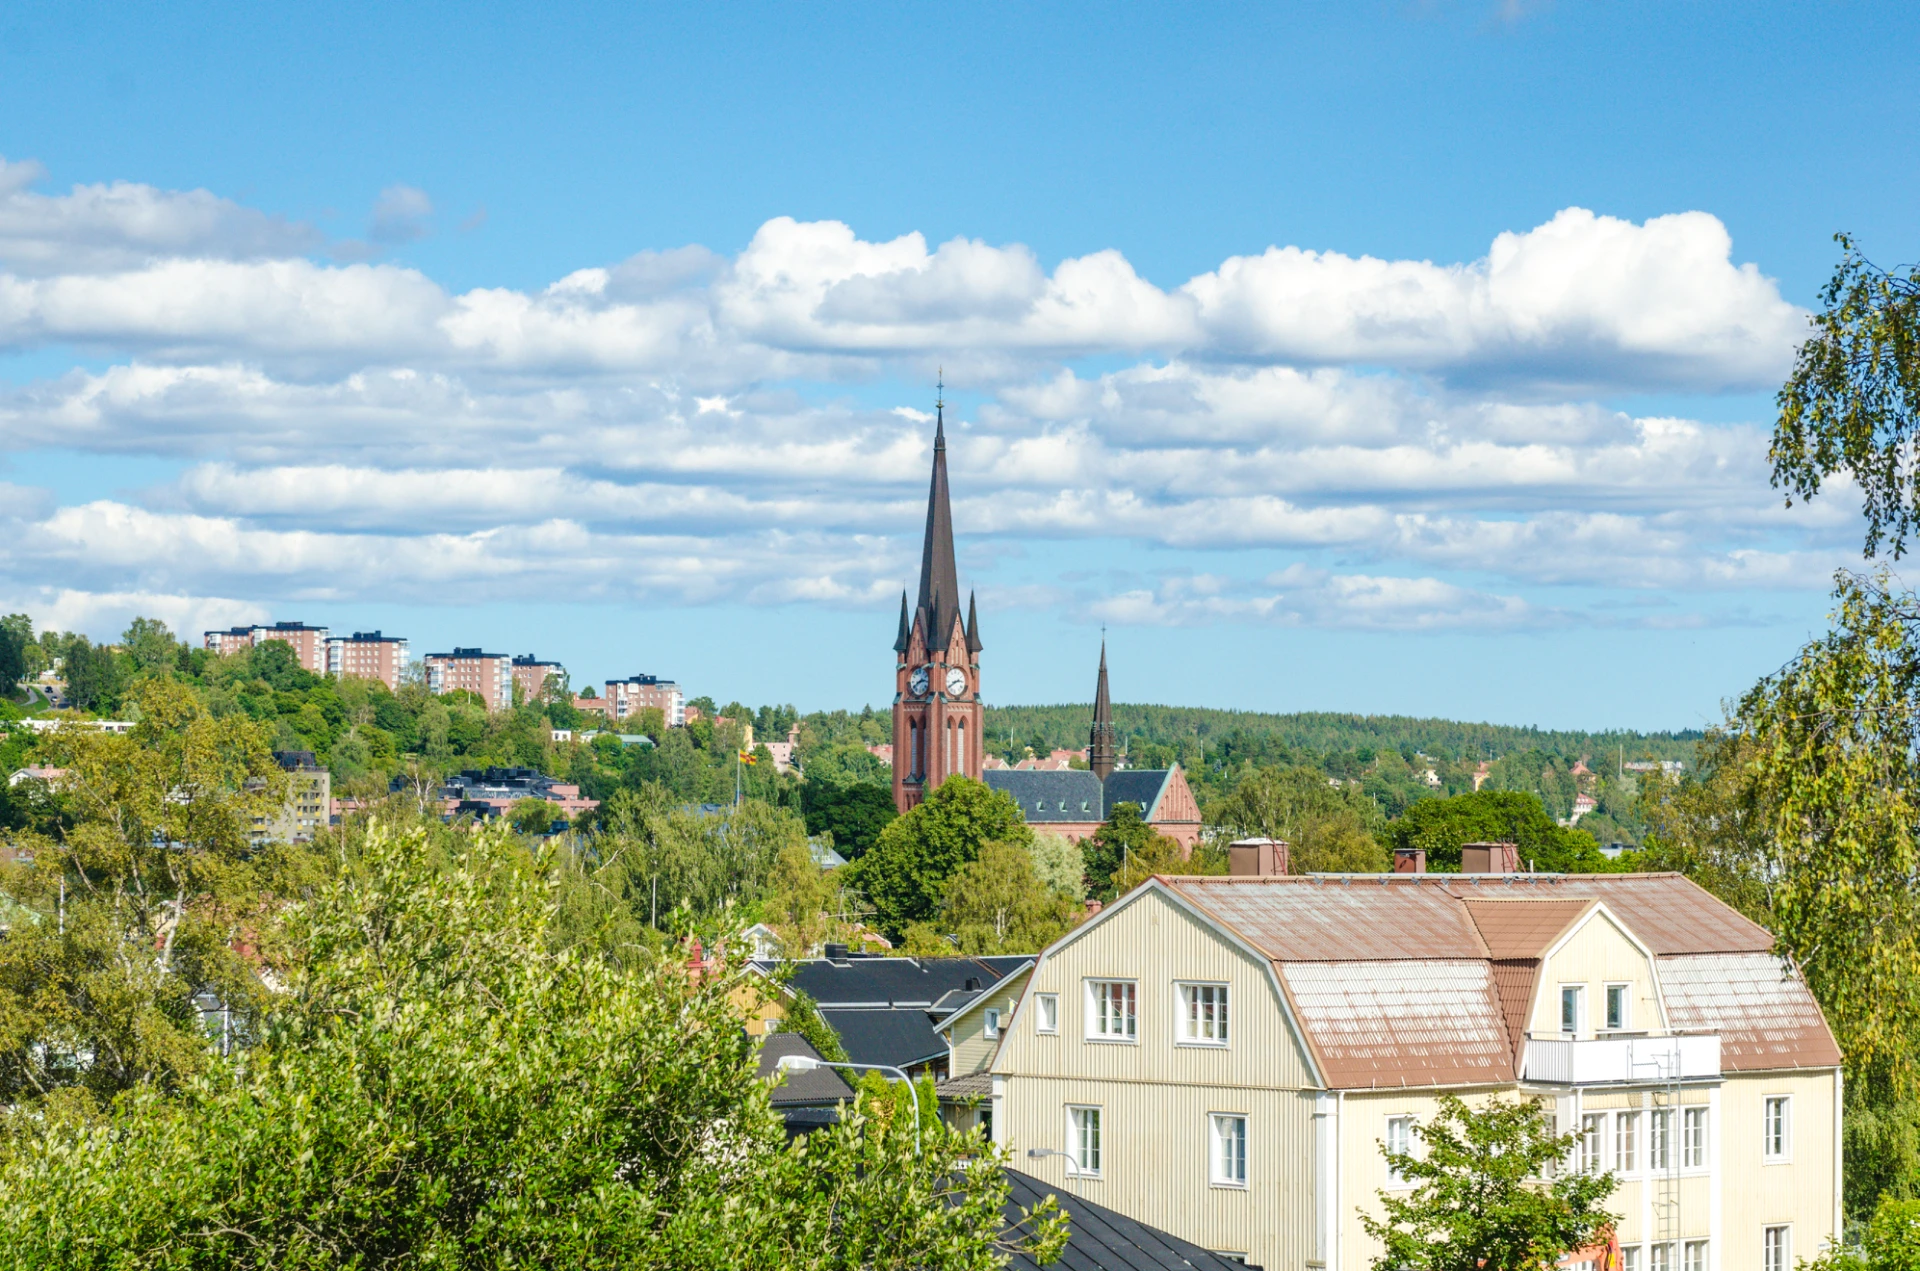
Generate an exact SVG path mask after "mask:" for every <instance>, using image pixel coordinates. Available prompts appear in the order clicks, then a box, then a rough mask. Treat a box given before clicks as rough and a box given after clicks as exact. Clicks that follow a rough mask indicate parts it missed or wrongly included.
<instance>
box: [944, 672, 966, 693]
mask: <svg viewBox="0 0 1920 1271" xmlns="http://www.w3.org/2000/svg"><path fill="white" fill-rule="evenodd" d="M966 691H967V673H966V672H965V671H963V670H961V669H960V668H959V667H957V666H956V667H950V668H948V670H947V695H948V696H949V697H958V696H960V695H961V694H962V693H964V692H966Z"/></svg>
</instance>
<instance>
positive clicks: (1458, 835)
mask: <svg viewBox="0 0 1920 1271" xmlns="http://www.w3.org/2000/svg"><path fill="white" fill-rule="evenodd" d="M1388 833H1389V836H1390V837H1391V839H1392V841H1393V845H1394V846H1395V847H1397V848H1400V847H1417V848H1424V849H1425V850H1426V853H1427V867H1428V868H1429V869H1434V870H1439V871H1446V870H1457V869H1459V868H1460V845H1461V844H1463V843H1517V844H1519V845H1520V859H1521V864H1522V868H1525V867H1526V866H1528V865H1531V866H1532V867H1533V868H1534V869H1537V870H1543V871H1546V872H1549V873H1568V874H1596V873H1605V872H1607V871H1608V870H1610V869H1611V868H1613V865H1612V862H1610V861H1608V860H1607V858H1606V857H1604V856H1602V855H1601V854H1600V846H1599V844H1597V843H1595V842H1594V841H1593V836H1592V835H1591V834H1588V833H1587V832H1586V831H1584V830H1580V829H1566V828H1564V827H1562V826H1559V825H1556V824H1555V823H1554V820H1553V818H1552V817H1550V816H1548V815H1547V810H1546V809H1545V808H1544V807H1542V806H1541V804H1540V800H1539V798H1538V797H1537V796H1535V795H1531V794H1520V793H1517V792H1515V791H1508V790H1481V791H1479V792H1477V793H1473V794H1461V795H1455V796H1454V797H1453V798H1451V799H1431V800H1428V801H1427V802H1424V803H1417V804H1415V805H1414V806H1412V807H1411V808H1408V809H1407V813H1406V815H1405V816H1403V817H1401V818H1400V819H1399V820H1397V821H1395V822H1394V823H1393V824H1392V825H1391V826H1390V827H1389V830H1388Z"/></svg>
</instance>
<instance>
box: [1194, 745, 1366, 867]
mask: <svg viewBox="0 0 1920 1271" xmlns="http://www.w3.org/2000/svg"><path fill="white" fill-rule="evenodd" d="M1207 820H1208V822H1209V824H1211V825H1213V826H1214V827H1215V829H1216V830H1217V831H1218V833H1219V836H1220V837H1221V838H1227V839H1236V838H1275V839H1284V840H1285V841H1286V842H1287V844H1288V845H1289V847H1290V849H1291V851H1290V858H1289V867H1290V868H1291V869H1292V870H1293V872H1295V873H1297V874H1308V873H1315V872H1320V871H1325V872H1332V873H1371V872H1377V871H1380V870H1384V869H1386V868H1387V866H1388V864H1389V861H1388V858H1387V851H1386V848H1385V847H1384V846H1383V845H1382V844H1381V842H1380V840H1379V838H1378V837H1377V836H1378V834H1379V833H1381V832H1383V831H1384V830H1385V828H1386V827H1385V825H1384V822H1383V819H1382V817H1381V816H1380V813H1379V810H1378V808H1377V806H1376V805H1375V803H1374V801H1373V800H1372V799H1371V798H1369V797H1368V796H1367V794H1366V793H1365V791H1363V790H1361V789H1360V788H1359V787H1357V786H1353V785H1349V784H1348V783H1346V782H1344V781H1342V782H1339V783H1338V784H1337V785H1336V784H1329V782H1328V779H1327V774H1326V773H1325V772H1323V771H1322V770H1320V769H1319V768H1309V767H1296V768H1287V769H1279V768H1258V769H1255V770H1254V771H1252V772H1250V773H1248V774H1247V775H1246V776H1245V777H1243V778H1242V779H1241V781H1240V783H1239V785H1238V786H1236V787H1235V788H1234V790H1233V792H1232V793H1231V794H1229V795H1227V796H1226V797H1225V798H1224V799H1221V800H1219V801H1218V802H1216V803H1214V804H1213V805H1212V806H1211V807H1210V808H1209V809H1208V812H1207Z"/></svg>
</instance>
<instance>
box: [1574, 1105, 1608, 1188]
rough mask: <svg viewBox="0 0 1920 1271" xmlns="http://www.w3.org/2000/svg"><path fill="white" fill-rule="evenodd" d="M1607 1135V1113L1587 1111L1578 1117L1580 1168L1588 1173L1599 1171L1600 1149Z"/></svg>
mask: <svg viewBox="0 0 1920 1271" xmlns="http://www.w3.org/2000/svg"><path fill="white" fill-rule="evenodd" d="M1606 1136H1607V1114H1606V1113H1604V1112H1589V1113H1587V1114H1586V1115H1585V1116H1583V1117H1581V1118H1580V1168H1581V1170H1583V1171H1584V1172H1586V1173H1588V1174H1598V1173H1599V1172H1600V1169H1601V1166H1600V1160H1601V1157H1600V1149H1601V1147H1602V1145H1603V1144H1604V1142H1605V1140H1606Z"/></svg>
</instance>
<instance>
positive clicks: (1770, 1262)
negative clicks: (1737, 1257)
mask: <svg viewBox="0 0 1920 1271" xmlns="http://www.w3.org/2000/svg"><path fill="white" fill-rule="evenodd" d="M1760 1271H1793V1224H1792V1223H1790V1222H1770V1223H1768V1224H1767V1225H1766V1226H1764V1227H1762V1228H1761V1229H1760Z"/></svg>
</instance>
